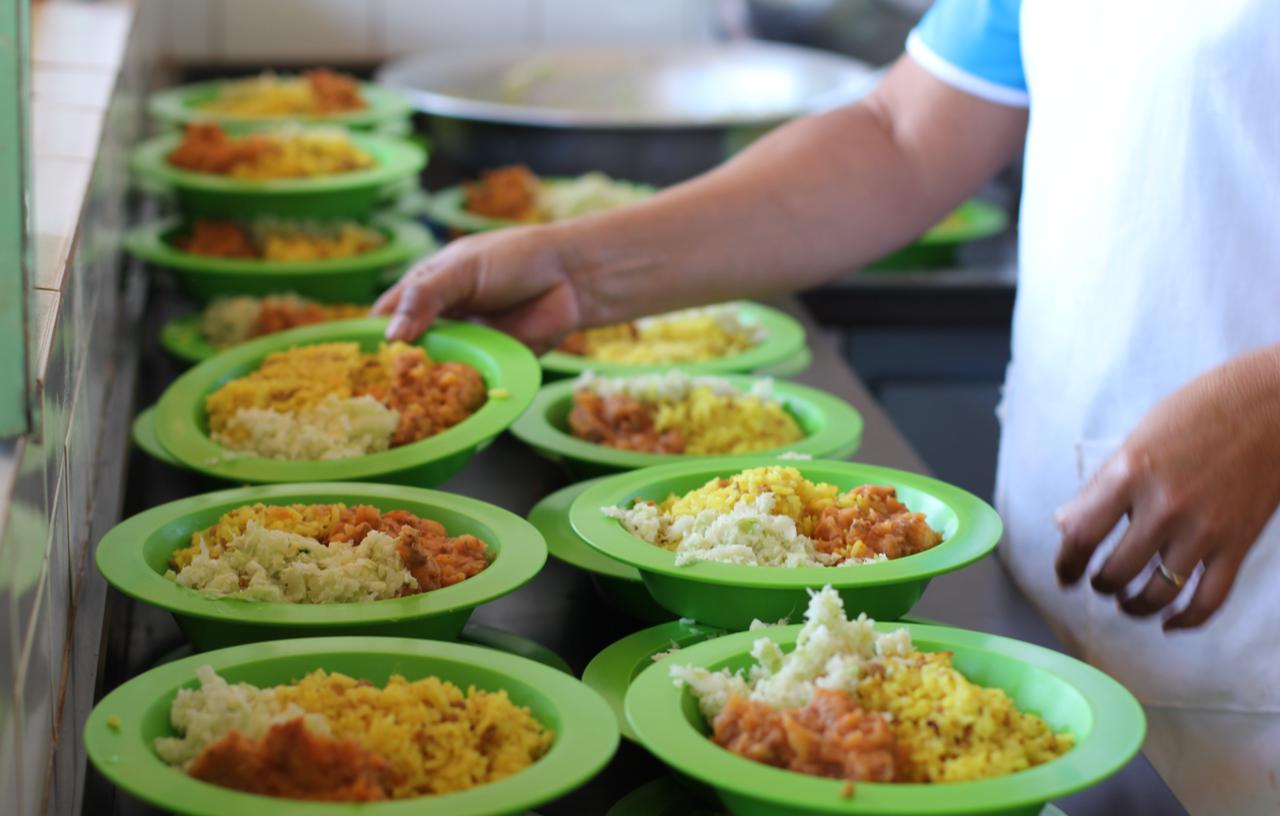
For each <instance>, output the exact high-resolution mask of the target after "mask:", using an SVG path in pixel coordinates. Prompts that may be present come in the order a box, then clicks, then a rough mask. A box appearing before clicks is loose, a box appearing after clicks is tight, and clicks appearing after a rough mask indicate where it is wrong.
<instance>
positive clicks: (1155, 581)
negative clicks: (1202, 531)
mask: <svg viewBox="0 0 1280 816" xmlns="http://www.w3.org/2000/svg"><path fill="white" fill-rule="evenodd" d="M1207 551H1208V547H1207V545H1206V542H1205V541H1204V540H1203V539H1195V538H1190V537H1183V538H1179V539H1178V540H1176V541H1175V542H1174V543H1173V544H1171V545H1169V546H1168V547H1167V548H1165V551H1164V552H1163V553H1161V555H1160V560H1161V562H1162V563H1163V564H1164V565H1165V567H1167V568H1168V569H1169V570H1170V571H1172V572H1173V573H1174V574H1175V575H1184V576H1188V577H1189V576H1190V575H1191V574H1192V573H1193V572H1195V569H1196V566H1197V565H1199V563H1200V561H1201V560H1202V559H1203V558H1204V557H1205V554H1206V553H1207ZM1144 566H1145V565H1144ZM1126 583H1128V582H1126ZM1181 591H1182V590H1181V589H1179V588H1178V587H1176V586H1174V585H1173V583H1172V582H1170V581H1169V580H1168V579H1167V578H1165V577H1164V576H1163V575H1161V574H1160V573H1159V572H1154V573H1152V574H1151V577H1150V578H1149V579H1148V580H1147V583H1146V586H1144V587H1143V588H1142V590H1141V591H1140V592H1138V593H1137V594H1135V595H1130V596H1128V597H1124V598H1121V599H1120V608H1121V609H1122V610H1124V611H1125V612H1126V613H1128V614H1130V615H1133V616H1134V617H1136V618H1145V617H1148V616H1150V615H1154V614H1155V613H1157V612H1159V611H1160V610H1161V609H1164V608H1165V607H1166V606H1168V605H1169V604H1171V603H1173V600H1174V599H1175V598H1177V597H1178V595H1179V593H1180V592H1181Z"/></svg>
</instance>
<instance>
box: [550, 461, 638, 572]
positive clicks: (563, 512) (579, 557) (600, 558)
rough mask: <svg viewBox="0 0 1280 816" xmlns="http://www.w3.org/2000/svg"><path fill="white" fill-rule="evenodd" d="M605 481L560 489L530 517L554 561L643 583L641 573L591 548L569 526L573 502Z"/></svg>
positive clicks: (594, 481) (585, 482) (586, 482)
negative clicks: (589, 489) (587, 490)
mask: <svg viewBox="0 0 1280 816" xmlns="http://www.w3.org/2000/svg"><path fill="white" fill-rule="evenodd" d="M604 478H605V477H600V478H596V479H588V480H586V481H584V482H574V483H573V484H570V485H567V486H565V487H562V488H560V489H559V490H557V491H556V492H554V493H551V494H549V495H547V496H545V497H544V498H543V499H542V501H540V502H538V503H537V504H535V505H534V506H533V509H531V510H530V511H529V515H528V517H527V518H528V520H529V523H530V524H532V525H533V526H534V527H537V528H538V532H540V533H542V538H543V540H544V541H546V542H547V553H548V554H549V555H551V556H552V557H553V558H556V559H558V560H560V561H563V562H565V563H566V564H568V565H570V566H573V567H577V568H578V569H581V570H586V571H587V572H591V573H595V574H597V575H603V576H606V577H608V578H617V579H618V580H620V581H633V582H635V583H636V584H642V583H643V581H642V580H641V578H640V570H638V569H636V568H635V567H631V566H628V565H626V564H623V563H622V562H621V561H615V560H613V559H612V558H610V557H609V556H607V555H605V554H603V553H601V552H600V551H598V550H595V549H592V548H591V546H590V545H588V544H587V542H585V541H583V540H582V538H581V537H580V536H579V535H578V534H577V533H576V532H575V531H574V529H573V526H572V525H571V524H569V507H570V506H571V505H572V504H573V500H574V499H576V498H578V496H580V495H582V491H584V490H586V489H587V488H589V487H591V486H592V485H594V484H597V483H598V482H600V481H602V480H603V479H604Z"/></svg>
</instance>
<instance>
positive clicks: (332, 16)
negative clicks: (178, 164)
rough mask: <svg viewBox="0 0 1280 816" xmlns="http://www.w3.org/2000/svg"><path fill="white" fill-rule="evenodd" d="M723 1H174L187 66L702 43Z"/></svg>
mask: <svg viewBox="0 0 1280 816" xmlns="http://www.w3.org/2000/svg"><path fill="white" fill-rule="evenodd" d="M718 2H719V0H169V1H168V2H166V3H165V4H163V6H164V9H163V13H164V15H165V17H166V18H167V19H166V21H165V25H164V29H163V30H164V32H165V33H164V34H163V35H162V37H163V39H162V42H161V47H162V48H163V49H164V50H165V51H166V52H167V53H168V54H169V55H170V56H171V57H173V58H174V59H177V60H180V61H185V62H231V63H235V62H241V63H243V62H254V61H272V62H292V61H299V62H301V61H310V62H323V63H328V64H342V63H353V62H369V61H377V60H380V59H385V58H387V57H390V56H395V55H399V54H404V53H409V52H416V51H424V50H430V49H433V48H450V47H453V48H456V47H465V46H467V45H473V44H490V43H497V44H515V43H523V44H529V45H536V44H538V43H588V42H600V43H664V42H694V41H699V40H705V39H707V38H708V37H710V36H711V32H712V31H713V29H714V26H712V25H711V22H710V21H711V20H712V19H713V17H714V12H715V8H716V5H717V3H718Z"/></svg>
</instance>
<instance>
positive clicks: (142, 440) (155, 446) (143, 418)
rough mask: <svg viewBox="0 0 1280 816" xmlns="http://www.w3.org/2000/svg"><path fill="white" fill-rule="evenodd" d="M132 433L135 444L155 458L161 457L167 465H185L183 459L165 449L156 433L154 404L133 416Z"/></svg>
mask: <svg viewBox="0 0 1280 816" xmlns="http://www.w3.org/2000/svg"><path fill="white" fill-rule="evenodd" d="M130 435H131V436H132V437H133V444H135V445H137V446H138V447H139V448H140V449H141V450H142V451H143V452H144V453H146V454H147V455H149V456H151V457H152V458H153V459H159V460H160V461H161V462H164V463H165V464H166V465H173V466H174V467H183V464H182V460H180V459H177V458H175V457H174V456H173V454H171V453H169V451H167V450H165V447H164V445H162V444H160V437H159V436H158V435H157V434H156V407H155V406H154V405H149V406H147V407H146V408H143V409H142V410H141V411H139V412H138V415H137V416H135V417H134V418H133V425H132V426H130Z"/></svg>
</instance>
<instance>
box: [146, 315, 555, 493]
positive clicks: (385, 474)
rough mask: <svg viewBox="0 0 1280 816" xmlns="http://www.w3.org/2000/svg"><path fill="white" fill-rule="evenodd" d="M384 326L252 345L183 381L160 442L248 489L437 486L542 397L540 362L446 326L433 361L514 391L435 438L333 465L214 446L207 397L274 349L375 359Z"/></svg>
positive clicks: (163, 421)
mask: <svg viewBox="0 0 1280 816" xmlns="http://www.w3.org/2000/svg"><path fill="white" fill-rule="evenodd" d="M386 326H387V321H386V319H385V318H376V317H370V318H360V319H356V320H336V321H332V322H329V323H321V324H317V325H314V326H304V327H303V328H300V329H291V330H289V331H284V332H278V333H276V334H272V335H268V336H266V337H261V338H258V339H257V340H253V341H250V342H248V343H244V344H242V345H240V346H237V347H236V348H233V349H229V350H227V351H224V352H222V353H221V354H219V355H217V356H215V357H213V358H212V359H209V360H206V361H204V362H203V363H200V364H199V365H197V366H196V367H195V368H193V369H191V370H190V371H188V372H186V373H185V374H183V375H182V376H181V377H179V378H178V379H177V380H175V381H174V382H173V383H172V384H171V385H170V386H169V388H168V389H166V390H165V392H164V395H163V396H161V397H160V402H159V403H158V404H157V407H156V415H155V416H156V419H155V428H156V439H157V440H158V442H159V444H160V445H161V446H162V447H163V448H164V449H165V450H166V451H167V452H168V453H169V455H170V456H172V457H173V458H174V459H177V460H178V461H180V462H182V464H183V465H184V466H185V467H188V468H191V469H192V470H196V471H199V472H201V473H206V474H208V475H210V476H216V477H218V478H220V479H226V480H228V481H233V482H239V483H242V484H243V483H251V484H255V483H256V484H263V483H270V482H314V481H325V482H342V481H370V480H372V481H382V482H392V483H396V484H407V485H411V486H419V487H431V486H434V485H437V484H440V483H441V482H443V481H444V480H445V479H448V478H449V477H450V476H452V475H453V474H454V473H456V472H457V471H458V470H460V469H461V468H462V466H463V465H465V464H466V463H467V461H468V460H469V459H470V458H471V456H472V455H473V454H474V453H475V452H476V450H477V449H478V448H479V447H480V446H482V445H484V444H485V443H487V442H489V441H490V440H492V439H493V438H494V437H496V436H497V435H498V434H500V433H501V432H502V431H503V430H505V429H506V428H507V427H508V426H509V425H510V424H511V423H512V422H514V421H515V420H516V417H518V416H520V414H521V413H522V412H523V411H524V409H525V408H526V407H528V405H529V403H530V402H531V401H532V400H533V397H534V394H535V393H537V389H538V382H539V374H538V366H537V361H536V360H535V359H534V357H533V354H532V353H530V351H529V350H528V349H527V348H525V346H523V345H522V344H520V343H519V342H517V341H515V340H513V339H512V338H510V337H508V336H507V335H505V334H503V333H501V332H498V331H494V330H493V329H488V328H485V327H483V326H476V325H473V324H470V323H456V322H451V321H440V322H438V323H436V324H435V325H433V326H432V328H431V329H430V331H428V332H427V333H426V334H424V335H423V336H422V337H421V338H420V339H419V340H418V341H417V342H418V345H421V346H423V347H425V348H426V350H427V353H428V354H430V355H431V358H432V359H434V360H442V361H443V360H457V361H460V362H464V363H468V364H470V365H472V366H474V367H475V368H477V369H478V370H479V371H480V374H481V375H482V376H483V377H484V380H485V383H486V384H487V385H488V386H489V388H491V389H492V388H505V389H506V390H507V392H508V396H507V397H505V398H497V397H490V398H489V400H488V401H487V402H486V403H485V404H484V405H483V406H482V407H481V408H480V410H479V411H476V412H475V413H474V414H473V415H471V416H470V417H468V418H467V419H465V420H463V421H462V422H460V423H458V424H457V425H455V426H453V427H452V428H449V429H448V430H445V431H443V432H441V433H438V434H436V435H435V436H432V437H428V438H427V439H422V440H419V441H417V442H413V443H410V444H408V445H402V446H400V447H398V448H391V449H390V450H385V451H381V452H379V453H372V454H369V455H367V456H358V457H353V458H350V459H333V460H327V461H319V462H314V461H290V460H280V459H266V458H262V457H258V456H249V455H242V454H239V453H236V452H235V451H230V450H228V449H226V448H223V447H222V446H221V445H218V444H217V443H215V442H214V441H213V440H212V439H210V438H209V435H208V428H207V425H206V416H205V411H204V401H205V398H206V397H207V396H208V395H209V394H210V393H212V392H213V391H215V390H217V389H218V387H219V386H221V385H222V384H223V383H225V382H227V381H228V380H231V379H234V378H236V377H241V376H244V375H246V374H249V373H250V372H252V371H254V370H256V369H257V367H258V366H259V364H261V362H262V360H263V358H265V357H266V356H267V355H268V354H270V353H271V352H274V351H283V350H286V349H289V348H292V347H294V346H300V345H307V344H312V343H331V342H340V341H341V342H350V341H354V342H357V343H359V344H360V345H361V347H362V348H364V349H365V350H366V351H373V350H375V349H377V348H378V346H379V344H380V343H382V342H383V340H382V336H383V332H384V331H385V329H386Z"/></svg>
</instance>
